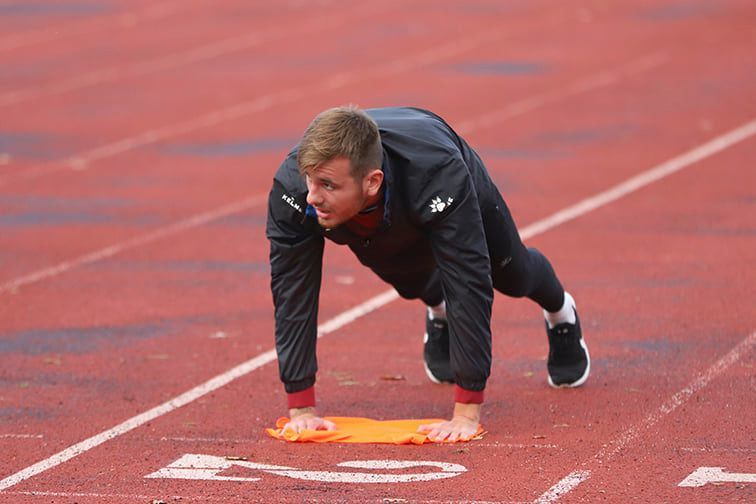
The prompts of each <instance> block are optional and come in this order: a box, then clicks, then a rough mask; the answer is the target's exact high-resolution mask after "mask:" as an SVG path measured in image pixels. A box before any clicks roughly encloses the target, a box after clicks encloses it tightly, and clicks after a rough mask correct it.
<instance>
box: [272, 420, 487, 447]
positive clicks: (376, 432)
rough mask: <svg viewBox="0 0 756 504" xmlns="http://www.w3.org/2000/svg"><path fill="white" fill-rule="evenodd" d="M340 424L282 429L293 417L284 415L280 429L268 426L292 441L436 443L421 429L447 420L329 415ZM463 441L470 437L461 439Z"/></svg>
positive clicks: (275, 434) (276, 436)
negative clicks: (297, 429) (330, 428)
mask: <svg viewBox="0 0 756 504" xmlns="http://www.w3.org/2000/svg"><path fill="white" fill-rule="evenodd" d="M325 419H326V420H330V421H331V422H333V423H335V424H336V430H333V431H326V430H319V431H316V430H305V431H303V432H300V433H299V434H295V433H294V432H292V431H291V430H287V431H286V432H284V433H282V432H281V429H283V426H284V425H286V423H287V422H288V421H289V419H288V418H285V417H282V418H279V419H278V420H277V421H276V429H265V432H267V433H268V434H269V435H270V436H271V437H274V438H276V439H283V440H285V441H289V442H292V443H294V442H295V443H386V444H416V445H421V444H423V443H433V441H431V440H429V439H428V436H427V435H426V434H421V433H419V432H417V428H418V427H420V426H421V425H425V424H432V423H436V422H443V421H444V420H439V419H425V420H422V419H411V420H372V419H370V418H355V417H325ZM482 434H483V427H481V426H480V425H478V432H476V433H475V436H473V437H472V438H471V439H480V436H481V435H482ZM459 441H469V439H460V440H459Z"/></svg>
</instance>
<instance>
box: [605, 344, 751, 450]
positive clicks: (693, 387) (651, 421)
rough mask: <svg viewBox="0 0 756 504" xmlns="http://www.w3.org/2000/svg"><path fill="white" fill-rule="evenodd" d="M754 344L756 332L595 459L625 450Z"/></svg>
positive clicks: (624, 433)
mask: <svg viewBox="0 0 756 504" xmlns="http://www.w3.org/2000/svg"><path fill="white" fill-rule="evenodd" d="M754 343H756V331H754V332H752V333H751V334H749V335H748V336H746V337H745V338H744V339H743V340H742V341H741V342H740V343H738V344H737V345H736V346H735V347H734V348H733V349H732V350H730V351H729V352H727V354H726V355H725V356H724V357H722V358H721V359H719V360H718V361H717V362H715V363H714V364H713V365H712V366H711V367H709V369H707V370H706V371H704V372H703V373H701V374H699V375H698V376H696V377H695V378H694V379H693V380H692V381H691V382H690V383H689V384H688V385H687V386H686V387H684V388H683V389H682V390H680V391H679V392H677V393H676V394H674V395H673V396H672V397H670V398H669V399H667V400H666V401H665V402H664V404H662V405H661V406H659V408H658V409H657V410H656V411H653V412H652V413H651V414H649V415H648V416H647V417H646V418H644V419H643V420H642V421H641V422H640V423H638V424H637V425H633V426H632V427H630V428H628V429H627V430H625V431H624V432H623V433H622V434H621V435H620V436H619V437H617V438H616V439H614V440H613V441H612V442H610V443H608V444H607V445H605V447H604V448H602V449H601V450H599V452H598V453H597V454H596V455H595V456H594V459H595V460H596V461H598V462H599V463H603V462H608V461H609V460H611V459H612V458H613V457H614V456H615V455H617V454H618V453H619V452H621V451H622V450H624V449H625V447H626V446H627V445H628V444H629V443H631V442H633V441H635V440H636V439H637V438H638V436H640V435H641V434H643V433H644V432H646V431H647V430H649V429H650V428H651V427H653V426H654V425H656V424H657V423H658V422H659V420H661V419H663V418H664V417H666V416H667V415H669V414H670V413H672V412H673V411H675V410H676V409H677V408H679V407H680V406H682V405H683V404H685V403H686V402H687V401H688V399H690V398H691V397H692V396H693V395H694V394H695V393H696V392H698V391H700V390H701V389H703V388H704V387H706V386H707V385H708V384H709V383H711V381H712V380H714V379H715V378H716V377H718V376H719V375H721V374H722V373H723V372H724V371H726V370H727V369H728V368H729V367H730V366H732V365H733V364H734V363H736V362H737V361H739V360H740V358H741V357H742V356H743V355H745V354H747V353H748V352H749V351H750V350H751V347H752V346H753V345H754Z"/></svg>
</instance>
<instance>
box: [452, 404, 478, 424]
mask: <svg viewBox="0 0 756 504" xmlns="http://www.w3.org/2000/svg"><path fill="white" fill-rule="evenodd" d="M480 410H481V406H480V404H475V403H460V402H458V403H455V404H454V417H455V418H464V419H466V420H469V421H471V422H474V423H476V424H477V423H480Z"/></svg>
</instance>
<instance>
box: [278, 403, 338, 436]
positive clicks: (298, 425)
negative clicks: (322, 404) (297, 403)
mask: <svg viewBox="0 0 756 504" xmlns="http://www.w3.org/2000/svg"><path fill="white" fill-rule="evenodd" d="M289 418H290V420H289V423H287V424H286V425H284V427H283V429H281V432H282V433H283V432H286V431H287V430H291V431H292V432H294V433H295V434H299V433H300V432H302V431H303V430H305V429H310V430H329V431H332V430H336V424H334V423H333V422H331V421H329V420H326V419H325V418H322V417H319V416H318V414H317V412H316V411H315V408H312V407H309V408H293V409H290V410H289Z"/></svg>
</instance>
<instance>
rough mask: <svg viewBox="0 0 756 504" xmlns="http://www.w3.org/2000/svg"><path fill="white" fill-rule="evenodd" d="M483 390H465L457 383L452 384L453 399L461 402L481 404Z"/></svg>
mask: <svg viewBox="0 0 756 504" xmlns="http://www.w3.org/2000/svg"><path fill="white" fill-rule="evenodd" d="M483 395H484V394H483V391H482V390H479V391H474V390H466V389H463V388H462V387H460V386H459V385H455V386H454V401H455V402H458V403H463V404H482V403H483Z"/></svg>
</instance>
